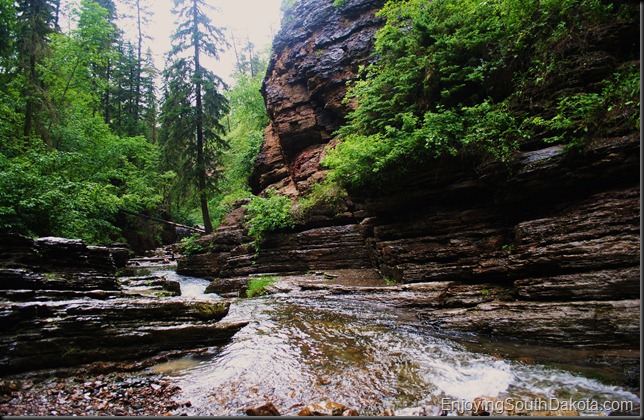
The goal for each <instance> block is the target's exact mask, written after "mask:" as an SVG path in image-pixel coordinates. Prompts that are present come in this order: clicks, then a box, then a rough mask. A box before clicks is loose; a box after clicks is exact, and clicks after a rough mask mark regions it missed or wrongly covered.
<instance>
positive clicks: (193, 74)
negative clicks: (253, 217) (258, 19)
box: [159, 0, 228, 233]
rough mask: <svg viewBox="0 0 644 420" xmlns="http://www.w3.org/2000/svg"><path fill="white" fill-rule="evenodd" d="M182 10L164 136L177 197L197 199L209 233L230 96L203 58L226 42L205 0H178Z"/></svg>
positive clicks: (168, 79)
mask: <svg viewBox="0 0 644 420" xmlns="http://www.w3.org/2000/svg"><path fill="white" fill-rule="evenodd" d="M174 6H175V7H174V9H173V12H174V13H175V14H178V16H179V21H178V23H177V28H176V30H175V32H174V33H173V35H172V43H173V47H172V50H171V51H170V53H169V55H168V62H169V64H168V67H167V68H166V69H165V70H164V72H163V77H164V85H165V86H164V95H163V96H164V98H163V99H164V101H163V105H162V107H161V116H160V122H161V127H162V131H161V135H160V138H159V140H160V142H161V143H162V144H163V151H164V155H165V161H164V164H165V169H167V170H172V171H174V172H175V173H177V174H178V176H177V178H176V179H175V183H174V184H175V185H174V186H173V187H174V188H173V192H174V193H175V194H174V195H175V197H174V199H175V201H178V202H179V203H180V205H182V206H186V203H181V202H182V201H185V200H186V198H187V199H192V200H194V199H197V200H198V203H199V208H200V210H201V214H202V220H203V224H204V227H205V230H206V233H210V232H212V231H213V225H212V220H211V216H210V210H209V203H208V200H209V198H210V197H211V196H212V191H213V189H214V186H215V184H216V182H217V179H218V176H217V175H218V168H217V166H218V165H219V164H220V161H221V154H222V152H223V149H224V148H225V147H226V144H225V140H224V137H223V136H224V132H225V127H224V126H223V125H222V118H223V117H224V116H225V115H226V113H227V112H228V101H227V99H226V97H225V96H224V95H223V94H222V93H221V90H222V89H223V88H224V87H225V84H224V82H223V80H222V79H221V78H220V77H218V76H217V75H215V74H214V73H213V72H211V71H209V70H207V69H206V68H204V67H203V65H202V62H201V60H202V57H203V56H209V57H211V58H214V59H217V58H219V54H220V52H221V50H222V47H223V46H224V45H226V41H225V38H224V35H223V30H222V29H221V28H218V27H215V26H213V25H212V23H211V20H210V18H209V17H208V16H207V15H206V13H205V10H206V9H207V8H210V6H208V4H207V3H206V2H205V1H203V0H177V1H175V2H174Z"/></svg>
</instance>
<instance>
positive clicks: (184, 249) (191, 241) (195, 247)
mask: <svg viewBox="0 0 644 420" xmlns="http://www.w3.org/2000/svg"><path fill="white" fill-rule="evenodd" d="M200 238H201V235H200V234H198V233H195V234H193V235H190V236H188V237H186V238H183V239H182V240H181V242H180V243H179V250H180V251H181V253H182V254H183V255H195V254H201V253H202V252H203V251H204V248H203V245H202V244H201V243H200V242H199V239H200Z"/></svg>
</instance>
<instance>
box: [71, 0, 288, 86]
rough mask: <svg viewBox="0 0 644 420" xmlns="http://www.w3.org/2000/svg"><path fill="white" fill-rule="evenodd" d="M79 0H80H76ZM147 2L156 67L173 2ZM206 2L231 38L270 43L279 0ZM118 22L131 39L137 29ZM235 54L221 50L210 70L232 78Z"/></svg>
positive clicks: (260, 45)
mask: <svg viewBox="0 0 644 420" xmlns="http://www.w3.org/2000/svg"><path fill="white" fill-rule="evenodd" d="M76 1H78V2H80V0H76ZM143 1H144V2H145V3H146V4H148V5H149V6H150V10H151V11H152V13H153V15H152V19H151V22H150V24H149V25H148V27H147V29H146V32H147V34H148V35H150V36H151V37H153V40H152V41H146V42H147V44H148V45H149V46H150V48H152V52H153V53H154V56H155V63H156V66H157V68H159V69H162V68H163V64H164V62H165V54H166V53H167V52H168V51H169V50H170V36H171V35H172V33H173V32H174V30H175V18H174V16H173V15H172V8H173V6H174V1H173V0H143ZM72 2H74V0H66V1H63V3H72ZM206 2H207V3H208V4H211V5H212V6H215V7H216V8H218V9H219V10H218V11H216V12H215V13H214V14H213V15H212V16H211V19H212V22H213V24H214V25H215V26H219V27H225V28H227V29H228V31H227V34H228V37H229V41H230V35H229V34H230V33H234V34H235V39H238V40H239V39H242V40H245V39H246V38H248V39H250V41H251V42H253V44H254V45H255V47H256V49H257V50H263V49H264V48H266V47H268V46H269V45H270V44H271V41H272V36H273V35H274V34H275V33H277V31H278V30H279V26H280V4H281V0H206ZM116 3H117V5H118V7H119V11H118V12H119V15H122V14H123V13H124V12H127V10H124V9H123V6H122V1H119V0H116ZM120 26H121V28H122V29H123V30H125V31H126V34H127V33H130V34H131V38H132V39H133V40H134V39H135V36H136V32H135V31H134V30H133V29H134V28H131V29H132V30H130V31H128V28H127V27H124V26H125V24H124V23H122V22H120ZM234 63H235V55H234V52H233V51H232V49H230V50H229V51H228V52H227V53H226V54H224V55H223V56H222V57H221V59H220V60H219V62H216V63H213V62H209V63H206V66H207V67H208V69H209V70H212V71H214V72H215V74H217V75H218V76H220V77H222V78H223V79H224V80H226V81H227V82H229V83H230V82H232V80H231V78H230V75H231V73H232V71H233V68H234Z"/></svg>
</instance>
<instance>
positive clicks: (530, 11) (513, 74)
mask: <svg viewBox="0 0 644 420" xmlns="http://www.w3.org/2000/svg"><path fill="white" fill-rule="evenodd" d="M636 11H637V8H634V7H632V6H630V5H627V4H622V3H616V2H608V1H603V0H591V1H582V0H544V1H539V2H536V1H526V0H488V1H485V2H482V1H479V0H433V1H427V0H402V1H401V0H396V1H393V0H390V1H389V2H387V4H386V5H385V6H384V7H383V9H382V10H381V11H380V12H379V15H380V16H381V17H383V18H385V19H386V24H385V25H384V27H383V28H381V29H380V30H379V31H378V33H377V37H376V46H375V49H376V53H375V59H376V60H375V61H374V62H373V63H372V64H370V65H368V66H366V67H364V68H362V69H361V71H360V77H359V80H358V81H357V82H355V83H354V84H353V85H352V87H351V88H350V90H349V92H348V94H347V97H346V101H347V102H348V103H349V102H350V103H355V104H357V105H358V107H357V108H356V109H355V110H354V111H353V112H351V113H350V114H349V115H348V122H347V124H346V125H345V126H344V127H342V128H341V129H340V130H339V131H338V134H339V139H340V142H339V144H338V145H337V146H336V147H335V148H333V149H331V150H329V153H328V155H327V156H326V158H325V159H324V161H323V164H324V165H326V166H327V167H328V168H330V169H331V172H330V174H329V177H330V179H331V180H332V181H334V182H338V183H341V184H343V185H347V186H351V187H361V186H371V187H374V186H378V185H381V184H383V183H384V184H386V183H391V182H392V181H395V180H396V178H397V177H399V176H402V175H405V174H407V173H409V172H410V171H413V170H416V169H418V168H421V167H423V166H424V165H427V164H429V162H430V161H431V160H432V159H436V158H441V157H443V156H455V155H475V156H481V157H486V156H488V157H491V158H494V159H497V160H500V161H509V160H511V159H512V158H513V157H514V156H515V155H516V152H517V151H518V150H519V148H520V145H521V142H522V141H523V140H525V139H532V138H535V137H536V138H539V137H543V136H545V137H546V140H547V141H550V142H553V141H554V142H558V143H564V144H572V145H579V144H581V143H583V140H584V138H585V136H584V135H582V134H583V133H586V132H588V131H590V130H592V129H593V128H595V127H596V126H602V125H603V124H602V121H603V119H605V118H607V116H606V115H607V114H608V113H609V111H608V109H609V108H611V106H619V104H620V103H621V104H622V105H626V108H624V109H625V110H626V111H627V114H628V116H627V117H626V118H627V119H631V120H636V119H638V117H635V116H638V115H639V113H638V110H637V108H636V107H635V106H632V105H633V104H630V105H628V102H629V101H630V102H632V101H633V98H634V97H635V95H633V93H636V96H637V97H639V85H636V86H637V87H636V88H635V89H631V91H633V92H625V91H624V90H622V91H621V93H620V94H619V95H622V96H619V97H615V95H613V97H609V96H607V95H606V93H607V92H608V91H610V90H611V89H612V88H611V86H614V85H615V83H617V84H619V85H620V86H621V87H622V88H625V89H626V90H628V86H635V84H634V82H635V80H636V79H635V77H633V76H632V75H630V73H629V75H630V76H628V77H626V76H624V77H623V78H622V79H621V80H618V81H613V80H609V79H607V80H604V81H603V82H602V83H599V84H594V86H591V85H589V86H582V87H579V86H577V87H575V89H568V90H564V91H562V92H563V96H560V97H558V98H557V99H556V100H558V102H554V103H549V102H548V101H552V100H551V99H548V98H546V97H545V96H543V97H542V98H541V100H542V103H541V105H540V106H541V107H542V110H537V111H532V110H531V104H532V101H534V99H535V98H534V92H539V91H544V90H547V86H556V85H557V83H559V84H561V83H560V82H556V83H554V82H553V81H556V80H557V78H560V77H561V74H562V73H565V71H570V70H571V69H573V68H574V66H575V64H574V63H573V62H572V61H570V60H568V57H567V55H569V54H568V53H567V52H566V51H568V50H567V48H569V46H570V45H578V46H580V48H581V49H583V48H585V45H586V44H585V42H587V41H586V39H587V32H588V30H590V29H593V28H598V27H600V26H601V25H603V24H606V23H610V22H615V21H619V20H620V19H621V20H625V21H628V20H631V21H632V20H633V19H636V18H637V15H636ZM580 54H583V52H582V53H580ZM564 70H565V71H564ZM548 83H550V85H548ZM563 83H567V81H564V82H563ZM598 87H599V89H598ZM602 88H604V91H603V92H602ZM613 91H615V90H614V89H613ZM623 95H628V98H629V99H627V100H626V101H624V100H622V99H621V98H623ZM552 109H554V110H556V111H557V114H556V116H553V115H552V112H550V111H551V110H552ZM533 112H534V113H533ZM602 112H603V114H602ZM531 113H533V114H532V115H531ZM598 116H599V117H598ZM536 117H538V118H536ZM539 118H541V119H539ZM544 129H547V132H544Z"/></svg>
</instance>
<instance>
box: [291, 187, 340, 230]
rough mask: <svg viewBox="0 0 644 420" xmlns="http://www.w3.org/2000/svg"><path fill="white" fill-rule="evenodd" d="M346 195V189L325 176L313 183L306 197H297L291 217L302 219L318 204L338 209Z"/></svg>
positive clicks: (318, 205)
mask: <svg viewBox="0 0 644 420" xmlns="http://www.w3.org/2000/svg"><path fill="white" fill-rule="evenodd" d="M348 196H349V194H348V193H347V191H346V190H345V189H344V188H342V187H341V186H340V185H339V184H338V183H336V182H332V180H331V179H329V178H325V179H324V181H322V182H319V183H315V184H313V186H312V188H311V191H310V192H309V194H308V195H307V196H306V197H303V198H302V197H300V198H298V201H297V204H296V206H295V207H294V209H293V210H292V214H293V217H294V218H295V219H297V220H298V221H304V220H305V219H306V217H307V216H308V215H309V214H310V212H311V211H312V210H313V209H314V208H315V207H320V206H323V207H326V208H330V209H333V210H337V211H339V210H340V209H341V208H342V205H343V204H344V203H345V202H346V199H347V198H348Z"/></svg>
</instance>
